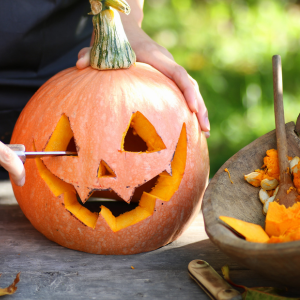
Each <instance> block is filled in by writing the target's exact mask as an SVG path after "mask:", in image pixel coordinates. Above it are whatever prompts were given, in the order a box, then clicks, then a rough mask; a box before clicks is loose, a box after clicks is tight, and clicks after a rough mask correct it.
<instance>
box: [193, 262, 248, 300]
mask: <svg viewBox="0 0 300 300" xmlns="http://www.w3.org/2000/svg"><path fill="white" fill-rule="evenodd" d="M188 272H189V275H190V277H191V278H192V279H193V280H195V281H196V283H197V284H198V285H199V286H200V287H201V288H202V289H203V290H204V292H205V293H206V294H207V295H208V296H209V297H210V298H211V299H212V300H242V299H243V298H242V295H241V293H240V292H239V291H237V290H235V289H233V288H232V286H231V285H229V283H227V281H225V279H223V278H222V277H221V276H220V275H219V274H218V273H217V272H216V271H215V270H214V269H213V268H212V267H211V266H210V265H209V264H208V263H207V262H206V261H204V260H201V259H195V260H193V261H191V262H190V263H189V265H188Z"/></svg>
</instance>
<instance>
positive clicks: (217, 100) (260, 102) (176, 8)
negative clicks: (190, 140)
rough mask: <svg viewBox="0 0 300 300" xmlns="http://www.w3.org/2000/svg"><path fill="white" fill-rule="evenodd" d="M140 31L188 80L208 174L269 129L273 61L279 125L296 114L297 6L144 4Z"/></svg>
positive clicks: (235, 0)
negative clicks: (203, 127) (278, 67)
mask: <svg viewBox="0 0 300 300" xmlns="http://www.w3.org/2000/svg"><path fill="white" fill-rule="evenodd" d="M143 29H144V30H145V31H146V32H147V33H148V34H149V35H150V36H151V37H152V38H153V39H154V40H155V41H156V42H158V43H159V44H160V45H162V46H164V47H166V48H167V49H168V50H169V51H170V52H171V53H172V54H173V56H174V59H175V60H176V61H177V62H178V63H179V64H181V65H182V66H184V67H185V68H186V70H187V71H188V72H189V73H190V75H191V76H192V77H194V78H195V79H196V80H197V82H198V84H199V87H200V91H201V94H202V96H203V98H204V100H205V103H206V106H207V108H208V112H209V119H210V123H211V137H210V138H209V139H208V146H209V151H210V161H211V173H210V177H213V175H214V173H215V172H216V171H217V170H218V169H219V168H220V167H221V165H222V164H223V163H224V162H225V161H226V160H227V159H228V158H229V157H231V156H232V155H233V154H234V153H236V152H237V151H238V150H240V149H241V148H242V147H244V146H246V145H247V144H249V143H250V142H252V141H253V140H255V139H256V138H257V137H259V136H261V135H263V134H265V133H267V132H269V131H270V130H273V129H274V128H275V121H274V112H273V85H272V55H274V54H280V55H281V57H282V65H283V86H284V107H285V120H286V122H290V121H296V119H297V116H298V114H299V113H300V84H299V81H300V5H299V3H297V2H296V1H283V0H277V1H271V0H247V1H246V0H227V1H219V0H206V1H205V0H145V7H144V21H143Z"/></svg>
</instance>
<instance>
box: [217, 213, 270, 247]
mask: <svg viewBox="0 0 300 300" xmlns="http://www.w3.org/2000/svg"><path fill="white" fill-rule="evenodd" d="M219 218H220V219H221V220H222V221H223V222H225V223H226V224H227V225H229V226H230V227H231V228H233V229H234V230H235V231H237V232H238V233H239V234H241V235H242V236H244V237H245V239H246V240H247V241H249V242H255V243H266V242H267V241H268V240H269V237H268V235H267V234H266V232H265V231H264V230H263V228H262V227H261V226H260V225H257V224H252V223H248V222H245V221H242V220H238V219H235V218H231V217H225V216H220V217H219Z"/></svg>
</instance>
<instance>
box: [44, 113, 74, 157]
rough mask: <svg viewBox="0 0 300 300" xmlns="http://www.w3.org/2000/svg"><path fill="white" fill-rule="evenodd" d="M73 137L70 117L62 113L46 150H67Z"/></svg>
mask: <svg viewBox="0 0 300 300" xmlns="http://www.w3.org/2000/svg"><path fill="white" fill-rule="evenodd" d="M72 137H73V132H72V130H71V126H70V122H69V119H68V117H67V116H66V115H62V116H61V118H60V120H59V121H58V123H57V125H56V128H55V130H54V132H53V133H52V135H51V137H50V140H49V142H48V143H47V146H46V148H45V151H66V150H67V147H68V144H69V142H70V140H71V138H72Z"/></svg>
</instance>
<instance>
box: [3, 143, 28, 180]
mask: <svg viewBox="0 0 300 300" xmlns="http://www.w3.org/2000/svg"><path fill="white" fill-rule="evenodd" d="M0 165H1V166H2V167H4V169H6V170H7V171H8V172H9V173H10V176H11V179H12V180H13V181H14V182H15V184H16V185H19V186H22V185H24V183H25V169H24V166H23V163H22V161H21V160H20V159H19V157H18V156H17V155H16V154H15V153H14V151H12V150H11V149H9V148H8V147H7V146H5V145H4V144H3V143H1V142H0Z"/></svg>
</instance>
